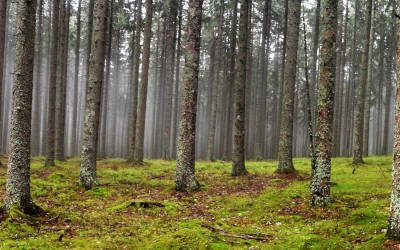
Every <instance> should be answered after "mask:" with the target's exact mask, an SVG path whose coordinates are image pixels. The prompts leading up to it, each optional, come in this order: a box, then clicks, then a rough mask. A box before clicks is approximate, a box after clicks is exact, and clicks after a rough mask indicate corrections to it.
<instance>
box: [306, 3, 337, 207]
mask: <svg viewBox="0 0 400 250" xmlns="http://www.w3.org/2000/svg"><path fill="white" fill-rule="evenodd" d="M337 9H338V1H336V0H324V11H323V16H322V26H323V32H322V49H321V74H320V80H319V88H320V91H319V98H318V108H317V109H318V118H317V128H316V130H317V131H316V133H317V134H316V142H315V152H316V155H315V156H316V160H315V168H314V171H312V176H311V204H312V205H325V204H327V203H329V202H330V201H331V196H330V180H331V157H332V149H333V138H332V135H333V130H332V126H333V111H334V97H335V81H336V79H335V77H336V75H335V73H336V51H335V50H336V39H337V36H336V29H337V18H338V11H337Z"/></svg>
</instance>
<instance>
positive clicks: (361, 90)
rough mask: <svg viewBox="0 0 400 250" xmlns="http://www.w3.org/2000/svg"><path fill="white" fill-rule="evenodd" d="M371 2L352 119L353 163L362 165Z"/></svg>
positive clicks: (368, 6) (368, 8) (368, 5)
mask: <svg viewBox="0 0 400 250" xmlns="http://www.w3.org/2000/svg"><path fill="white" fill-rule="evenodd" d="M371 17H372V0H368V1H367V13H366V25H365V29H366V30H365V38H364V52H363V56H362V61H361V78H360V83H359V84H358V85H357V90H356V93H357V96H356V107H355V117H354V144H353V163H356V164H358V163H363V162H364V160H363V151H364V149H363V146H364V145H363V139H364V136H363V132H364V111H365V96H366V86H367V81H368V61H369V56H370V55H369V46H370V34H371Z"/></svg>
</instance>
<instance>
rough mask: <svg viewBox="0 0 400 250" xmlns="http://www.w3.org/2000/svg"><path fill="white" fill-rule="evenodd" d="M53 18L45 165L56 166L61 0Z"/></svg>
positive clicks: (54, 6)
mask: <svg viewBox="0 0 400 250" xmlns="http://www.w3.org/2000/svg"><path fill="white" fill-rule="evenodd" d="M52 7H53V13H52V14H53V18H52V20H51V27H52V31H51V45H50V46H51V48H50V54H51V57H50V62H49V64H50V79H49V97H48V103H47V105H48V106H47V107H48V108H47V128H46V129H47V136H46V144H47V145H46V162H45V166H47V167H49V166H55V163H54V157H55V150H54V149H55V115H56V114H55V106H56V87H57V67H58V60H59V59H58V57H59V55H58V47H59V16H60V15H59V10H60V0H54V1H53V6H52Z"/></svg>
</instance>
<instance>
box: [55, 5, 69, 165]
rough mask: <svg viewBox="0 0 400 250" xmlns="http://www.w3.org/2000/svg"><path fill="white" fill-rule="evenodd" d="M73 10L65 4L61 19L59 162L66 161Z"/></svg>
mask: <svg viewBox="0 0 400 250" xmlns="http://www.w3.org/2000/svg"><path fill="white" fill-rule="evenodd" d="M70 9H71V0H68V1H67V3H66V4H65V3H64V7H63V11H62V17H61V19H60V27H61V30H60V39H61V42H60V48H59V50H60V53H59V55H60V56H61V58H60V72H59V74H60V75H59V82H58V86H57V88H56V119H55V123H56V142H55V147H56V148H55V158H56V159H57V160H59V161H65V152H64V135H65V109H66V95H67V91H66V88H67V73H68V72H67V67H68V38H69V35H68V34H69V16H70Z"/></svg>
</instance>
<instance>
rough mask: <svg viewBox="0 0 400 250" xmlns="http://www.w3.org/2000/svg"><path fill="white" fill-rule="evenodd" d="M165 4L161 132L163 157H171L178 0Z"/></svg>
mask: <svg viewBox="0 0 400 250" xmlns="http://www.w3.org/2000/svg"><path fill="white" fill-rule="evenodd" d="M165 3H166V5H167V8H166V9H167V20H166V29H167V30H166V58H165V67H166V69H165V71H166V77H165V93H164V97H165V101H164V105H165V110H164V117H165V119H164V133H163V137H164V139H163V153H162V157H163V158H164V159H171V158H172V153H171V152H172V151H171V148H170V140H171V138H170V137H171V120H172V94H173V92H172V90H173V85H174V62H175V43H176V36H175V33H176V20H177V18H176V17H177V14H178V1H177V0H168V1H166V2H165Z"/></svg>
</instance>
